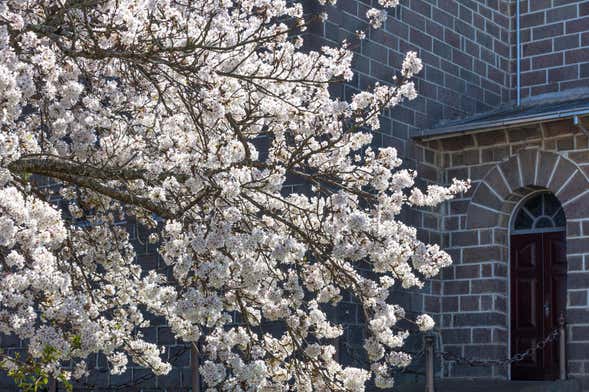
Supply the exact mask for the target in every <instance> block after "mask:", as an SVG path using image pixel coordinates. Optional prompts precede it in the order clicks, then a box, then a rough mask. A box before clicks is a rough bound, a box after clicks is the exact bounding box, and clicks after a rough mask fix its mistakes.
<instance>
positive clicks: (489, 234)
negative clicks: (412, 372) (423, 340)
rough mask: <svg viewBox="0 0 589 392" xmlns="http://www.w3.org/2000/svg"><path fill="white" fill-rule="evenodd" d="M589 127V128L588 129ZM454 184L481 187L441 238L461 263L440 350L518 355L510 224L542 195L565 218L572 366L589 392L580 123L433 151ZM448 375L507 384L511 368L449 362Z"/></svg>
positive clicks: (457, 207) (448, 285)
mask: <svg viewBox="0 0 589 392" xmlns="http://www.w3.org/2000/svg"><path fill="white" fill-rule="evenodd" d="M588 123H589V121H586V122H585V126H586V125H589V124H588ZM424 147H425V148H427V149H431V150H432V154H435V155H436V156H437V158H436V159H437V160H439V161H442V165H441V166H440V170H441V173H442V176H443V177H445V178H446V181H449V180H450V179H452V178H454V177H458V178H470V179H472V181H473V183H472V189H471V190H470V191H469V192H468V193H467V194H465V195H463V196H462V197H459V198H457V199H455V200H452V201H450V202H449V206H448V210H447V211H448V213H447V214H446V215H445V216H444V217H443V218H442V220H443V227H442V239H443V245H444V247H445V249H447V250H448V252H450V254H451V255H452V256H453V259H454V264H453V266H452V267H450V268H447V269H445V270H444V271H443V275H442V281H441V286H442V289H441V290H442V291H441V302H442V304H441V314H440V316H441V317H440V318H441V322H442V324H441V325H440V328H441V345H442V349H443V350H445V351H449V352H453V353H455V354H459V355H463V356H467V357H471V358H472V357H475V358H476V357H478V358H480V357H482V356H483V357H484V358H487V359H498V360H501V359H505V358H506V357H507V356H508V355H510V354H511V355H513V354H515V353H509V345H508V341H509V338H508V335H509V324H508V319H509V308H508V301H509V292H508V285H509V280H508V279H509V278H508V265H509V247H508V244H509V241H508V238H509V219H510V217H511V215H512V213H513V211H514V208H515V206H516V205H517V203H518V202H519V201H520V200H521V199H522V198H524V197H525V196H526V195H528V194H530V192H532V191H534V190H538V189H546V190H549V191H551V192H552V193H553V194H554V195H555V196H556V197H557V198H558V199H559V201H560V203H561V204H562V206H563V209H564V212H565V215H566V219H567V226H566V238H567V245H566V249H567V250H566V255H567V262H568V273H567V304H566V314H567V329H566V331H567V340H568V345H567V350H568V355H567V368H568V375H569V376H570V377H573V378H577V379H579V380H580V381H582V382H583V384H584V387H585V388H589V372H588V369H589V355H588V354H587V353H588V352H589V351H588V350H589V139H588V137H587V136H586V135H585V134H583V133H582V132H580V131H579V128H578V127H576V126H575V125H574V124H573V122H572V120H561V121H553V122H547V123H543V124H536V125H532V126H526V127H521V128H513V129H500V130H496V131H491V132H487V133H480V134H475V135H464V136H457V137H451V138H446V139H442V140H436V141H430V142H427V143H424ZM443 375H444V376H445V377H450V378H453V377H496V378H505V377H507V368H506V367H486V368H485V367H468V366H458V365H456V364H455V363H452V362H446V363H444V364H443Z"/></svg>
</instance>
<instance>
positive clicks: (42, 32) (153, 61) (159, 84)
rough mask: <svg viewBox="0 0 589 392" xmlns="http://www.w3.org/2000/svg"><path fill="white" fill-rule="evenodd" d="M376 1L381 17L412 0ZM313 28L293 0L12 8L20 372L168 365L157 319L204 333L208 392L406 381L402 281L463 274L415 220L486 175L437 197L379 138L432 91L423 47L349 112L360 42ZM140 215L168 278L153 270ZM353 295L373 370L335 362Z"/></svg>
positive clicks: (6, 305) (7, 35)
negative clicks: (424, 83) (396, 377)
mask: <svg viewBox="0 0 589 392" xmlns="http://www.w3.org/2000/svg"><path fill="white" fill-rule="evenodd" d="M379 3H380V8H378V9H372V10H370V11H369V12H368V14H367V18H368V19H369V20H370V21H371V23H372V24H373V25H374V27H378V26H379V25H381V24H382V22H383V20H384V18H385V17H386V9H387V8H388V7H392V6H395V5H396V3H397V1H395V0H388V1H387V0H379ZM307 23H308V21H306V20H305V19H304V18H303V7H302V6H301V4H297V3H293V2H290V1H286V0H242V1H237V0H4V1H1V2H0V92H1V93H0V304H1V305H0V333H3V334H13V335H16V336H17V337H19V338H21V339H24V340H26V341H27V353H26V355H22V356H20V357H17V356H11V355H9V354H7V353H1V354H0V355H1V357H0V367H1V368H2V369H4V371H8V372H9V373H10V374H11V375H13V376H14V377H15V378H17V381H20V382H22V383H26V382H29V381H26V380H33V381H30V382H33V383H35V384H38V383H43V382H44V380H45V379H46V377H48V376H51V377H56V378H59V379H61V380H63V381H67V380H69V379H71V378H79V377H82V376H84V375H85V374H86V373H87V369H86V364H85V361H84V359H85V358H87V356H88V355H89V354H92V353H97V352H100V353H103V354H104V355H106V357H107V359H108V361H109V364H110V367H111V371H112V373H121V372H124V371H125V369H126V366H127V364H128V362H129V360H132V361H134V362H135V363H136V364H139V365H141V366H145V367H147V368H150V369H151V370H152V371H153V372H154V373H155V374H165V373H167V372H169V370H170V368H171V366H170V365H169V364H168V363H166V362H165V361H163V360H162V355H161V354H162V353H163V350H164V348H163V347H158V346H157V345H155V344H153V343H150V342H148V341H147V340H146V339H145V338H144V336H143V335H142V333H141V330H142V328H145V327H148V325H149V321H148V319H149V317H148V315H154V316H159V317H163V318H164V319H165V320H166V322H167V323H168V324H169V326H170V327H171V329H172V331H173V333H174V335H175V337H176V338H177V339H180V340H181V341H183V342H186V343H188V344H194V345H196V344H197V343H198V346H199V347H200V351H201V352H200V356H201V359H202V362H201V367H200V372H201V374H202V377H203V380H204V382H205V383H206V385H207V386H208V387H209V388H211V389H212V390H227V391H238V390H244V391H245V390H259V389H263V388H265V387H267V388H271V387H279V388H281V389H280V390H299V391H311V390H321V391H324V390H340V391H344V390H345V391H362V390H363V389H364V385H365V383H366V382H367V381H368V380H369V379H371V378H372V379H373V380H374V382H375V383H376V385H377V386H379V387H389V386H391V385H392V384H393V377H392V371H393V369H394V368H395V367H403V366H406V365H407V364H408V363H409V362H410V361H411V357H410V355H408V354H407V353H404V352H403V350H402V347H403V344H404V340H405V339H406V337H407V331H405V330H404V329H403V328H400V327H399V322H400V320H404V319H406V318H408V317H407V316H406V314H405V311H404V310H403V309H402V308H401V307H400V306H399V305H396V304H395V298H394V297H391V296H390V292H391V287H392V286H393V285H400V286H402V287H405V288H409V287H421V286H422V285H423V284H424V280H425V279H427V278H430V277H432V276H435V275H436V274H437V273H438V272H439V270H440V269H441V268H442V267H445V266H447V265H449V264H450V263H451V260H450V257H449V256H448V254H446V253H445V252H443V251H442V250H441V249H440V248H439V247H438V246H437V245H431V244H424V243H422V242H420V241H419V240H418V239H417V238H416V229H415V228H412V227H409V226H407V225H405V224H403V223H402V222H401V221H399V220H398V219H397V217H398V215H399V213H400V212H401V210H402V209H403V208H414V207H419V206H435V205H437V204H438V203H440V202H443V201H445V200H448V199H450V198H451V197H452V196H453V195H454V194H456V193H459V192H463V191H465V190H466V189H467V187H468V184H467V183H465V182H461V181H456V180H455V181H454V182H453V184H451V185H450V186H449V187H441V186H429V187H428V189H427V190H424V191H421V190H419V189H418V188H416V187H415V186H414V179H415V176H416V173H415V172H413V171H411V170H404V169H401V168H400V165H401V160H400V159H399V157H398V156H397V152H396V150H395V149H394V148H378V149H376V148H373V147H371V142H372V134H371V131H372V130H377V129H378V128H379V126H380V125H379V113H380V112H381V111H382V110H383V109H387V108H391V107H394V106H395V105H397V104H399V103H400V102H401V101H403V100H411V99H413V98H415V97H416V91H415V88H414V84H413V82H412V81H411V78H412V76H413V75H415V74H416V73H418V72H419V71H420V70H421V62H420V60H419V59H418V58H417V57H416V55H415V53H409V54H408V55H407V57H406V59H405V61H404V62H403V66H402V69H401V70H399V75H398V77H397V78H395V79H394V80H391V83H390V84H389V85H376V86H374V88H373V89H371V90H370V91H364V92H360V93H358V94H356V95H355V96H354V97H353V98H352V99H351V101H350V102H345V101H342V100H341V99H339V98H337V97H333V96H331V95H330V93H329V86H330V85H331V84H332V83H342V82H345V81H347V80H350V79H351V77H352V75H353V74H352V70H351V66H350V63H351V60H352V52H351V51H350V49H349V48H348V45H347V44H346V42H343V43H342V45H341V47H338V48H334V47H323V48H321V50H320V51H308V50H303V39H302V37H301V33H302V32H303V31H304V30H305V27H306V25H307ZM359 35H362V33H361V32H359ZM40 177H42V178H48V179H50V181H52V183H53V184H54V185H55V186H49V187H47V186H45V187H42V186H40V185H39V183H38V182H36V181H35V179H36V178H40ZM289 179H297V181H300V182H304V183H306V184H308V187H307V188H306V189H304V190H303V191H301V192H299V193H297V192H287V191H285V190H284V188H285V184H286V183H287V181H288V180H289ZM57 196H58V198H57ZM56 199H59V203H60V204H59V205H58V204H56V203H55V200H56ZM125 219H135V220H137V221H139V222H140V223H141V224H142V225H144V226H145V227H147V228H148V229H149V230H150V232H151V234H150V236H149V240H150V241H151V242H152V243H153V244H157V249H158V252H159V254H160V255H161V257H162V258H163V260H164V261H165V263H166V265H167V266H168V267H169V268H168V270H169V271H171V273H166V271H162V270H158V269H149V268H142V267H141V266H140V265H139V264H138V263H137V260H136V254H135V251H134V248H133V246H132V245H131V242H130V238H129V234H128V232H127V231H126V229H125V226H124V225H121V222H122V221H124V220H125ZM366 267H368V268H370V270H371V271H370V273H369V274H366V273H364V272H363V271H364V268H366ZM344 293H349V294H350V295H352V296H353V298H355V300H356V301H357V302H358V303H359V304H360V306H361V309H362V311H363V314H364V318H365V319H366V323H367V338H366V340H365V342H364V348H365V349H366V351H367V356H368V358H369V360H370V364H369V366H368V367H367V368H366V369H360V368H354V367H344V366H342V365H340V364H339V363H338V362H337V361H336V360H335V355H334V354H335V351H336V350H335V347H334V344H333V343H334V339H336V338H337V337H338V336H340V335H341V334H342V326H341V325H339V324H338V323H337V322H335V321H334V320H330V319H329V317H328V316H327V314H326V309H327V308H328V307H330V306H334V305H335V304H337V303H338V302H339V301H340V299H341V298H342V294H344ZM236 317H237V319H238V321H239V322H238V323H234V322H235V321H236ZM269 321H271V322H275V323H278V325H280V326H281V327H282V333H280V334H277V333H274V334H270V333H268V332H265V330H264V328H263V325H264V323H265V322H269ZM412 321H413V322H415V323H416V324H417V325H418V326H419V328H420V329H421V330H428V329H430V328H432V327H433V320H432V319H431V317H429V316H427V315H421V316H419V317H418V318H417V319H415V320H412ZM66 365H67V367H66ZM31 375H32V376H31Z"/></svg>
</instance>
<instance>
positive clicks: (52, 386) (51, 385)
mask: <svg viewBox="0 0 589 392" xmlns="http://www.w3.org/2000/svg"><path fill="white" fill-rule="evenodd" d="M47 391H49V392H57V380H56V379H55V378H54V377H50V378H49V382H48V383H47Z"/></svg>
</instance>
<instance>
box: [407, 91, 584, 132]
mask: <svg viewBox="0 0 589 392" xmlns="http://www.w3.org/2000/svg"><path fill="white" fill-rule="evenodd" d="M585 115H589V96H586V97H584V98H575V99H572V100H568V101H560V102H545V103H538V104H535V105H528V106H519V107H509V108H503V109H500V110H496V111H493V112H487V113H483V114H478V115H475V116H472V117H469V118H465V119H462V120H457V121H451V122H446V123H444V124H443V125H441V126H438V127H435V128H431V129H425V130H421V131H419V132H418V133H416V134H415V135H413V138H414V139H427V140H431V139H439V138H444V137H449V136H456V135H459V134H465V133H472V132H482V131H486V130H491V129H497V128H507V127H513V126H516V125H524V124H530V123H537V122H544V121H552V120H557V119H561V118H571V117H574V116H585Z"/></svg>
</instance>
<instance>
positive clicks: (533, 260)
mask: <svg viewBox="0 0 589 392" xmlns="http://www.w3.org/2000/svg"><path fill="white" fill-rule="evenodd" d="M510 264H511V354H512V355H514V354H516V353H520V352H523V351H525V350H527V349H528V348H529V347H531V346H533V345H535V344H536V343H538V342H540V341H542V340H544V338H545V337H546V336H547V335H548V334H550V333H551V332H552V331H553V330H554V328H557V326H558V318H559V315H560V314H561V313H562V312H564V311H565V306H566V239H565V232H564V231H559V232H552V233H534V234H517V235H512V236H511V263H510ZM558 363H559V358H558V350H557V345H556V342H554V343H551V344H548V345H547V346H546V348H544V349H543V350H539V351H537V352H536V353H534V354H532V355H531V356H529V357H527V358H526V359H525V360H523V361H521V362H516V363H514V364H512V366H511V378H512V379H513V380H553V379H556V378H557V377H558Z"/></svg>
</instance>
